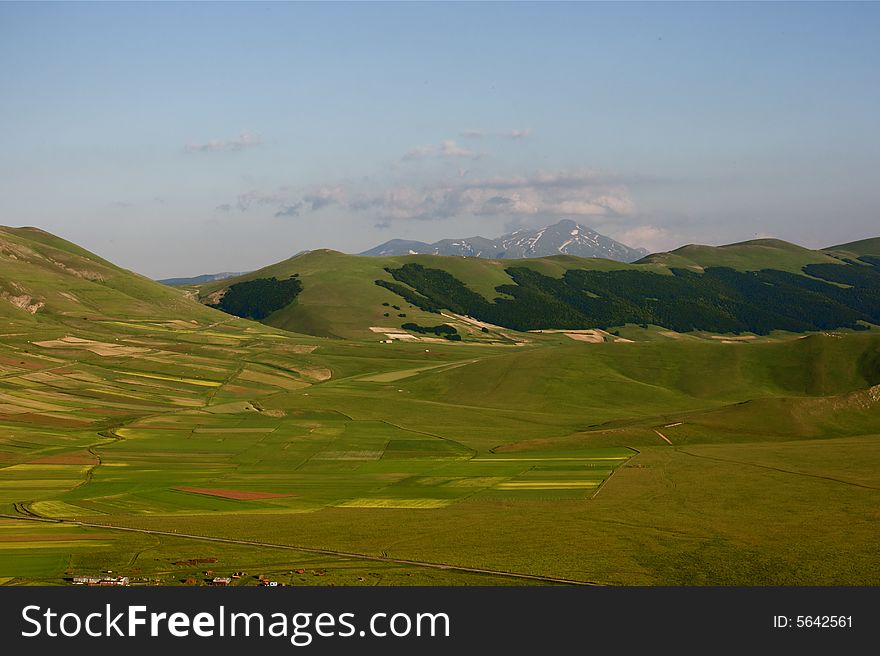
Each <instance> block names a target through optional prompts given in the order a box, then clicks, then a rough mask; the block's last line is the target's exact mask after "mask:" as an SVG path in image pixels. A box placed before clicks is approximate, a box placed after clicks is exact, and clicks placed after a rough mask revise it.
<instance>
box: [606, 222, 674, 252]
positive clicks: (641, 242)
mask: <svg viewBox="0 0 880 656" xmlns="http://www.w3.org/2000/svg"><path fill="white" fill-rule="evenodd" d="M613 237H614V239H616V240H617V241H620V242H623V243H624V244H626V245H627V246H632V247H633V248H639V247H641V248H647V249H648V250H649V251H651V252H652V253H657V252H661V251H667V250H670V249H672V248H675V247H676V245H677V244H678V243H679V242H678V240H677V239H676V238H675V236H674V235H673V234H672V233H671V232H669V231H668V230H666V229H665V228H659V227H657V226H653V225H643V226H637V227H635V228H630V229H628V230H624V231H622V232H616V233H614V234H613Z"/></svg>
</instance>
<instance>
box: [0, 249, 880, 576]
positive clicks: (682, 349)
mask: <svg viewBox="0 0 880 656" xmlns="http://www.w3.org/2000/svg"><path fill="white" fill-rule="evenodd" d="M0 237H2V238H3V239H5V240H6V244H5V245H6V247H7V249H8V248H11V246H9V244H12V245H13V246H17V247H19V248H20V247H21V246H22V245H23V244H24V245H26V246H27V247H28V248H29V249H30V250H31V251H32V253H31V254H28V258H30V259H27V258H26V259H25V260H24V261H23V260H21V259H16V260H11V259H8V258H7V256H4V259H2V262H4V264H3V266H5V267H6V269H4V270H3V277H2V278H0V279H2V280H3V281H4V282H8V281H9V280H10V279H11V280H20V278H16V277H14V276H12V274H11V273H10V272H16V273H17V272H18V271H24V272H26V274H27V277H28V283H27V284H29V285H32V286H33V287H34V289H33V290H32V291H34V292H35V293H40V294H44V295H45V296H46V298H47V307H46V309H45V310H40V311H39V312H37V313H36V314H34V315H30V314H28V313H26V312H24V311H22V310H19V309H17V308H14V307H12V306H11V305H10V306H9V307H10V310H9V311H10V312H11V314H10V315H9V318H8V319H7V321H6V323H7V324H8V329H7V331H6V334H5V335H4V339H3V340H2V342H0V394H2V395H3V396H2V398H0V506H2V508H3V511H4V512H13V504H25V505H26V506H28V507H30V508H31V511H32V512H37V513H41V512H42V513H46V514H47V516H61V517H70V516H80V517H84V518H85V519H87V520H89V521H94V522H97V523H106V524H108V525H132V526H144V527H152V528H155V529H159V530H172V529H174V530H179V531H180V532H188V533H199V534H203V535H213V536H227V537H233V538H255V539H262V540H267V541H271V542H279V543H285V544H291V545H299V546H304V547H317V548H325V547H326V548H334V549H339V550H343V551H354V552H362V553H367V554H373V555H379V554H381V553H383V552H387V553H388V554H389V555H390V556H392V557H399V558H410V559H424V560H429V561H433V562H442V563H450V564H458V565H465V566H477V567H492V568H498V569H503V570H516V571H524V572H532V573H538V574H547V575H554V576H565V577H573V578H580V579H584V580H592V581H601V582H610V583H622V584H633V583H640V584H664V583H665V584H673V585H675V584H685V583H689V584H753V585H754V584H759V585H760V584H880V578H878V574H877V572H878V568H877V566H876V565H877V555H876V554H877V553H878V548H880V542H878V536H877V532H876V522H877V521H878V520H880V511H878V508H880V503H878V498H877V494H878V490H880V478H878V476H880V475H878V472H880V449H878V444H880V442H878V436H880V412H878V410H880V405H878V404H880V391H878V388H877V387H872V386H876V385H877V384H878V383H880V366H878V363H880V338H878V337H876V336H874V335H873V334H870V333H860V334H829V335H813V336H809V337H806V338H797V337H789V338H785V339H774V340H755V341H754V343H740V344H724V343H714V342H713V341H706V340H704V341H699V340H697V339H695V338H694V339H691V338H690V336H689V337H688V338H687V339H681V340H675V339H672V338H668V337H664V338H663V339H662V340H661V339H659V338H658V340H657V341H652V342H646V343H638V344H626V343H604V344H585V343H576V342H572V341H571V340H568V339H567V338H561V337H553V336H548V337H546V338H542V339H540V340H537V339H536V340H534V341H532V342H531V343H530V344H528V345H526V346H519V347H515V346H501V345H487V344H446V343H442V344H436V345H431V348H430V350H429V351H426V350H425V348H424V344H403V343H399V344H394V345H380V344H377V343H376V341H375V339H372V338H371V340H369V341H367V340H362V341H342V340H332V341H331V340H324V339H319V338H313V337H305V336H302V335H294V334H290V333H284V334H282V333H281V332H280V331H275V330H273V329H271V328H267V327H264V326H261V325H259V324H254V323H252V322H247V321H241V320H235V319H231V318H229V317H226V316H225V315H220V314H219V313H216V312H213V311H211V310H209V309H206V308H199V307H198V306H194V304H193V303H191V302H189V301H185V299H182V298H181V297H180V296H178V295H176V293H175V292H174V291H173V290H164V289H163V291H162V292H159V291H157V290H156V289H155V288H154V287H153V283H149V284H147V283H141V279H140V278H139V277H136V276H132V274H129V273H127V272H125V271H123V270H121V269H117V268H115V267H113V266H112V265H109V264H107V263H105V262H103V261H101V260H100V259H98V258H94V257H93V256H90V255H89V254H88V253H85V252H84V251H79V250H77V249H75V248H73V247H71V246H69V245H66V242H63V241H60V240H59V241H57V242H56V241H54V238H51V237H50V236H47V235H45V234H44V233H43V234H41V235H39V238H38V239H29V238H27V233H25V234H24V236H22V235H21V234H19V232H17V231H16V232H8V231H6V232H3V233H0ZM16 240H18V241H16ZM47 241H48V243H47ZM44 249H50V250H44ZM337 255H338V254H337ZM19 256H20V257H24V254H23V252H21V253H19V254H18V255H17V257H19ZM331 256H334V255H333V254H329V255H328V254H326V253H318V254H315V258H314V260H315V261H314V262H313V267H314V268H313V269H311V270H307V269H305V268H303V269H302V270H301V271H299V272H300V274H301V275H302V276H303V277H304V278H305V276H306V275H308V276H318V275H320V274H321V271H324V270H325V266H324V263H322V262H321V261H320V260H321V259H322V258H326V257H331ZM47 257H51V259H52V260H55V261H56V262H57V261H62V259H61V258H68V260H67V261H68V262H69V264H68V267H74V266H76V267H90V269H88V270H92V269H91V268H94V270H95V271H100V272H101V273H102V275H104V276H105V277H106V278H107V279H112V281H113V284H114V285H115V286H114V287H110V286H108V285H107V284H106V280H105V282H99V281H89V280H84V279H83V278H81V277H79V276H77V275H76V274H74V273H71V272H69V271H67V272H66V273H65V269H63V268H60V267H59V266H58V265H57V264H53V263H52V262H51V261H48V260H47V259H46V258H47ZM338 257H339V258H340V259H339V260H338V261H337V264H338V266H337V267H336V270H337V275H338V276H340V278H339V279H338V280H337V281H336V282H335V283H333V284H335V285H336V286H337V288H338V286H339V280H348V281H354V280H357V279H359V276H363V277H364V278H365V279H366V280H367V281H368V283H369V285H368V286H369V287H370V289H373V288H375V290H376V291H378V292H380V293H381V292H384V290H381V289H379V288H378V287H376V286H375V285H372V278H370V276H372V275H373V274H374V272H375V270H376V268H377V267H376V265H375V264H371V262H372V261H371V260H369V259H368V258H351V260H349V259H348V258H347V257H346V256H338ZM397 259H398V258H389V259H387V260H384V261H385V262H392V263H395V264H399V262H397ZM7 260H8V261H7ZM31 260H33V261H31ZM305 261H306V262H307V263H308V261H309V260H308V258H306V260H305ZM351 261H356V262H361V263H362V267H363V268H360V269H358V268H357V267H353V266H352V265H351V264H350V262H351ZM380 261H381V260H380ZM568 261H569V258H550V259H548V260H542V261H541V262H540V263H539V264H537V266H544V267H556V270H561V269H562V267H564V266H567V262H568ZM301 265H302V262H299V264H298V266H301ZM368 265H369V266H368ZM456 265H458V266H461V267H462V271H465V269H467V268H469V267H474V269H473V272H472V273H471V274H468V275H477V273H478V272H479V270H480V267H483V266H484V265H483V264H481V263H480V262H479V261H476V260H475V261H471V260H460V261H459V260H456ZM614 266H616V265H614ZM378 269H379V270H380V271H381V266H378ZM548 270H549V269H548ZM270 275H273V274H270ZM461 275H465V273H461ZM7 276H11V277H7ZM346 276H347V277H348V278H346ZM315 280H316V281H317V278H316V279H315ZM331 283H332V281H331ZM328 284H330V283H328ZM346 284H347V283H346ZM56 286H58V287H57V288H60V290H61V291H65V292H68V290H76V291H75V292H74V293H76V294H77V298H79V297H80V293H82V295H83V296H87V298H88V299H89V301H90V305H88V306H84V305H80V306H77V305H73V306H72V307H74V308H76V309H77V310H80V309H81V308H83V307H87V308H88V309H90V312H91V314H92V316H94V317H99V316H100V317H104V318H106V319H110V321H101V320H94V319H92V320H89V321H82V320H81V319H78V318H77V316H76V315H70V316H66V315H64V314H63V313H62V312H64V311H66V309H65V307H63V306H61V305H59V304H58V303H60V301H58V300H57V299H55V295H54V293H55V289H56ZM117 287H122V289H123V290H126V291H120V290H119V289H117ZM331 287H332V285H331ZM365 289H366V286H365ZM332 291H333V290H332V288H328V289H326V290H325V292H324V293H325V294H329V293H331V292H332ZM78 292H79V293H78ZM68 293H69V292H68ZM144 294H155V295H156V296H155V299H156V300H155V302H151V301H150V300H149V299H150V297H149V296H147V297H144V296H143V295H144ZM168 294H171V295H170V296H169V295H168ZM61 298H65V297H61ZM379 298H380V297H374V298H372V299H368V301H366V302H362V301H361V299H359V298H355V299H353V300H352V301H351V302H352V303H353V307H354V308H355V309H357V308H364V307H372V305H374V304H377V301H379ZM393 298H394V299H395V300H392V301H391V302H398V301H397V300H396V299H397V297H393ZM68 300H69V299H68ZM70 302H71V303H75V302H74V301H70ZM333 302H334V303H337V304H338V305H331V304H328V307H329V308H331V309H332V308H335V309H333V311H334V312H339V313H340V314H339V317H340V321H342V320H344V319H345V316H346V315H345V312H349V313H350V312H352V310H350V309H349V310H346V307H347V306H346V299H345V298H337V299H335V300H334V301H333ZM379 302H380V301H379ZM177 303H181V304H182V305H179V306H178V305H176V304H177ZM379 307H381V305H379ZM190 311H192V312H195V313H197V314H193V315H190V314H186V313H188V312H190ZM139 312H144V313H146V316H147V317H148V318H149V319H150V320H149V321H143V320H142V321H131V320H130V319H132V318H137V317H139V316H141V315H138V314H137V313H139ZM328 312H329V310H328ZM180 313H184V314H183V315H182V316H183V317H184V318H189V317H190V316H192V317H195V319H194V320H196V321H197V322H198V323H197V324H195V325H193V327H192V328H183V327H181V326H180V325H179V324H176V323H173V322H171V321H163V320H162V319H163V318H164V319H172V318H173V319H176V318H178V317H180V316H181V315H180ZM198 313H202V314H198ZM379 316H381V314H380V315H379ZM430 317H431V318H435V319H436V317H435V315H430ZM218 319H222V320H224V321H227V323H223V324H221V325H214V324H215V323H216V321H217V320H218ZM59 322H63V324H64V325H63V326H62V325H59ZM352 325H354V324H352ZM64 334H72V335H76V336H78V337H81V338H86V339H93V340H100V341H102V342H105V343H108V344H113V343H118V345H119V346H120V347H125V348H132V349H140V350H138V351H136V352H132V353H129V354H126V353H118V354H109V355H101V354H96V353H94V352H91V351H89V350H88V349H86V348H84V347H80V346H76V345H75V344H74V345H70V346H66V347H61V348H48V347H38V346H36V345H34V344H32V343H31V342H32V341H37V337H38V336H43V335H45V336H46V338H49V337H58V336H61V335H64ZM658 335H659V336H661V337H662V333H658ZM396 372H399V373H401V375H400V376H398V375H394V374H395V373H396ZM328 374H332V376H331V377H330V378H329V379H328V378H327V375H328ZM679 422H681V423H679ZM673 423H675V424H677V425H676V426H667V425H668V424H673ZM654 430H660V431H662V432H664V434H666V435H667V437H668V438H669V439H670V440H671V441H672V443H673V445H672V446H670V445H667V444H665V443H664V442H663V441H662V440H661V438H660V437H658V436H657V434H656V433H655V432H654ZM621 446H625V447H632V448H633V449H635V450H637V452H638V453H637V455H635V456H634V457H633V458H632V460H630V461H628V462H627V463H626V464H625V465H622V466H620V467H619V469H618V470H616V471H615V473H614V475H613V476H611V478H609V479H607V483H606V485H605V487H603V488H601V489H600V493H599V494H598V496H596V497H595V498H594V499H590V496H592V489H590V490H589V491H588V492H584V491H583V490H581V491H578V490H577V489H565V488H564V486H563V488H561V489H558V490H556V489H551V490H549V491H540V490H539V491H516V490H514V491H510V490H507V491H505V490H504V489H503V487H500V486H503V485H505V484H509V482H511V481H512V482H514V483H515V482H516V481H526V482H528V481H534V480H538V481H545V482H546V481H554V480H556V481H558V480H562V481H565V480H567V479H576V480H585V479H587V480H588V479H589V477H590V476H599V477H602V476H607V475H609V472H610V470H609V472H604V471H603V470H602V468H604V467H605V465H602V464H601V460H599V461H598V463H599V464H598V465H596V463H594V462H592V461H589V458H590V457H593V456H601V455H602V454H603V453H607V452H603V451H601V449H604V448H611V449H615V448H619V447H621ZM474 454H477V457H476V458H474V457H473V455H474ZM98 456H100V461H99V460H98V459H97V457H98ZM46 457H49V458H58V457H61V458H70V457H74V458H75V459H76V462H75V463H71V464H57V461H56V463H49V464H47V463H46V461H45V460H42V459H43V458H46ZM519 457H524V458H526V460H523V461H522V462H516V461H515V460H516V458H519ZM493 458H499V461H498V462H492V459H493ZM508 458H513V459H514V461H513V462H510V461H507V460H505V459H508ZM559 458H563V459H570V458H575V460H576V461H577V462H576V463H575V464H572V463H571V461H570V460H559ZM529 459H534V460H529ZM487 461H488V462H487ZM585 462H589V464H584V463H585ZM83 463H86V464H83ZM88 463H91V464H88ZM96 463H98V464H96ZM180 486H190V487H203V488H204V487H211V488H221V489H239V490H254V491H265V492H280V493H283V494H287V495H288V496H285V497H282V498H277V499H269V500H256V501H246V502H245V501H235V500H230V499H222V498H218V497H211V496H205V495H197V494H187V493H184V492H181V491H179V490H178V489H177V488H179V487H180ZM425 498H427V499H430V500H432V501H435V502H437V503H436V506H437V507H431V508H412V507H411V508H370V507H346V506H345V505H344V504H345V503H346V502H348V501H351V500H358V499H368V500H370V499H373V500H375V499H378V500H380V501H381V500H383V499H390V500H392V501H395V500H396V501H398V502H399V501H401V500H402V501H404V502H407V501H413V500H415V501H419V500H421V499H425ZM53 513H54V515H53ZM5 521H6V520H0V523H3V522H5ZM3 527H4V531H3V533H4V534H5V535H7V536H12V538H10V539H8V540H6V541H5V542H4V541H3V539H4V538H3V536H2V535H0V577H7V576H15V577H20V578H19V580H21V581H23V582H27V581H33V580H42V581H46V582H58V581H60V579H61V577H62V576H63V575H64V572H65V571H68V572H75V573H94V572H95V571H99V570H102V569H108V568H109V569H113V570H114V571H120V572H122V573H125V574H130V575H144V576H147V577H149V578H153V579H154V580H160V581H162V582H165V583H172V582H177V581H179V580H180V579H181V578H186V577H189V576H190V575H200V572H201V571H202V570H203V569H204V568H205V566H187V565H174V562H176V561H179V560H185V559H190V558H194V557H204V556H211V557H218V558H219V559H220V560H219V561H218V563H219V564H217V565H216V566H214V567H213V568H214V569H216V570H218V571H221V572H224V573H225V572H231V571H235V570H237V569H245V570H248V571H249V572H250V573H251V574H254V573H257V572H262V571H267V572H273V573H278V574H279V576H280V575H281V574H284V575H286V572H287V571H289V570H290V569H292V568H294V567H307V568H313V567H314V568H319V567H320V568H328V569H330V570H331V571H330V574H329V575H328V576H327V577H314V578H313V577H312V576H311V573H309V575H308V576H306V577H300V578H297V579H295V580H292V582H296V583H316V584H327V583H334V584H337V585H338V584H363V583H366V582H376V581H377V580H378V581H379V582H385V583H395V584H396V583H404V584H405V583H423V584H436V583H487V582H492V583H496V582H503V581H500V580H498V579H484V578H480V577H475V576H469V575H459V574H454V573H447V572H440V573H435V572H426V570H424V569H420V568H417V567H402V566H393V567H392V566H386V565H382V564H377V563H366V564H365V563H363V562H361V561H357V560H351V559H337V558H332V557H329V556H328V557H316V556H309V555H306V554H302V553H297V552H290V553H287V552H285V553H282V554H279V552H277V551H272V550H266V549H254V548H251V547H240V548H239V547H234V546H219V545H210V544H209V545H206V544H204V543H196V542H187V541H182V540H179V539H176V538H167V537H146V536H133V535H128V534H121V535H120V534H116V533H113V532H110V531H107V530H101V529H90V530H83V529H73V528H70V529H68V528H63V529H62V528H58V527H56V526H53V525H49V528H45V527H44V526H42V525H38V526H36V527H35V526H33V525H30V524H24V523H23V522H21V521H20V520H19V522H18V523H16V524H15V525H14V526H7V525H6V524H3ZM66 530H70V531H71V532H73V533H76V536H75V537H77V538H78V539H79V540H80V541H79V542H77V541H76V540H70V541H63V540H58V539H57V536H55V535H54V534H56V533H59V532H63V531H66ZM43 532H50V533H52V534H53V535H49V536H48V537H47V536H44V535H43ZM53 540H54V542H53ZM374 575H375V576H374ZM371 577H373V578H371ZM199 578H201V576H199ZM361 579H363V580H361Z"/></svg>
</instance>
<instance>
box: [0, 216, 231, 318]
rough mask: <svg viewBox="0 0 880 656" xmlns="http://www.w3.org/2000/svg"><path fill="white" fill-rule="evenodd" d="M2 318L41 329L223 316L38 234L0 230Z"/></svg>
mask: <svg viewBox="0 0 880 656" xmlns="http://www.w3.org/2000/svg"><path fill="white" fill-rule="evenodd" d="M0 317H3V318H6V319H10V320H16V321H29V322H34V321H36V320H40V321H42V322H44V323H45V322H50V321H55V322H61V321H69V320H72V319H79V320H82V319H84V318H87V319H102V318H108V317H113V318H118V317H128V318H134V319H146V318H167V319H182V320H190V319H192V320H205V319H213V320H215V321H216V320H217V318H218V317H221V318H222V315H218V314H217V313H216V312H215V311H214V310H211V309H209V308H206V307H205V306H203V305H200V304H198V303H195V302H193V300H192V299H191V298H188V297H187V296H185V295H184V294H182V293H181V292H179V291H177V290H174V289H171V288H169V287H166V286H164V285H160V284H159V283H156V282H153V281H152V280H149V279H147V278H145V277H143V276H141V275H139V274H136V273H133V272H131V271H127V270H125V269H123V268H121V267H118V266H116V265H114V264H111V263H110V262H108V261H107V260H104V259H102V258H100V257H98V256H97V255H95V254H93V253H90V252H88V251H86V250H85V249H83V248H80V247H79V246H76V245H75V244H72V243H70V242H68V241H65V240H64V239H61V238H60V237H56V236H54V235H51V234H49V233H47V232H44V231H43V230H39V229H38V228H27V227H26V228H9V227H0Z"/></svg>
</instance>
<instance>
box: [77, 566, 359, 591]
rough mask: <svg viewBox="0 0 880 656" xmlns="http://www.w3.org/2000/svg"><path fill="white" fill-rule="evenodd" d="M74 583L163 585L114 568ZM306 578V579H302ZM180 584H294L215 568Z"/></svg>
mask: <svg viewBox="0 0 880 656" xmlns="http://www.w3.org/2000/svg"><path fill="white" fill-rule="evenodd" d="M287 575H288V576H289V577H293V576H305V575H306V570H305V569H303V568H295V569H291V570H289V571H288V572H287ZM311 575H312V576H318V577H321V576H326V575H327V570H324V569H317V570H313V571H312V572H311ZM68 580H69V581H71V582H72V583H73V585H83V586H90V587H127V586H137V585H162V584H163V582H162V580H161V579H155V578H146V577H134V578H132V577H129V576H121V575H115V574H114V572H113V571H112V570H107V571H106V572H102V573H101V574H98V575H94V576H90V575H79V576H74V577H72V578H71V579H68ZM301 580H305V579H301ZM358 580H359V581H364V580H365V579H364V578H363V577H359V578H358ZM177 582H178V583H179V584H182V585H188V586H210V587H221V588H223V587H229V586H233V585H236V586H249V585H253V584H254V583H256V585H257V586H259V587H267V588H276V587H287V586H291V585H294V584H293V583H292V582H291V583H283V582H280V581H277V580H275V579H273V578H271V577H270V576H268V575H266V574H255V575H252V576H249V575H248V573H247V572H242V571H239V572H233V573H232V574H230V575H228V576H223V575H218V574H217V573H216V572H215V571H214V570H212V569H207V570H204V571H203V572H202V578H201V579H200V578H199V577H197V576H192V575H191V576H187V577H186V578H182V579H179V580H178V581H177ZM331 585H333V584H331Z"/></svg>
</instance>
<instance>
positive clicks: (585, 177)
mask: <svg viewBox="0 0 880 656" xmlns="http://www.w3.org/2000/svg"><path fill="white" fill-rule="evenodd" d="M878 33H880V3H836V2H835V3H794V2H792V3H661V2H652V3H635V2H633V3H559V4H556V3H543V2H542V3H535V4H532V3H501V2H498V3H370V2H364V3H354V4H348V3H315V4H312V3H280V2H279V3H258V2H248V3H232V2H230V3H8V2H4V3H0V224H3V225H12V226H23V225H32V226H37V227H40V228H43V229H45V230H48V231H50V232H53V233H55V234H58V235H60V236H62V237H64V238H66V239H69V240H71V241H74V242H76V243H78V244H80V245H81V246H83V247H85V248H88V249H89V250H92V251H94V252H96V253H98V254H99V255H101V256H103V257H105V258H107V259H109V260H111V261H113V262H115V263H117V264H119V265H121V266H124V267H126V268H129V269H132V270H134V271H137V272H139V273H142V274H144V275H147V276H150V277H155V278H161V277H170V276H182V275H196V274H201V273H214V272H219V271H246V270H251V269H254V268H258V267H260V266H264V265H267V264H270V263H273V262H276V261H278V260H281V259H285V258H287V257H290V256H292V255H294V254H295V253H297V252H299V251H302V250H306V249H315V248H333V249H336V250H340V251H344V252H360V251H363V250H366V249H368V248H370V247H372V246H375V245H377V244H379V243H381V242H384V241H386V240H388V239H392V238H402V239H417V240H421V241H428V242H431V241H435V240H438V239H443V238H455V237H470V236H475V235H481V236H485V237H496V236H499V235H501V234H503V233H505V232H508V231H511V230H513V229H517V228H521V227H538V226H542V225H547V224H549V223H553V222H555V221H557V220H559V219H561V218H571V219H575V220H577V221H578V222H580V223H582V224H584V225H586V226H589V227H592V228H594V229H596V230H598V231H599V232H601V233H603V234H607V235H608V236H611V237H614V238H616V239H619V240H621V241H623V242H625V243H627V244H628V245H631V246H635V247H638V246H642V247H645V248H648V249H649V250H652V251H657V250H667V249H671V248H676V247H678V246H681V245H684V244H687V243H707V244H722V243H730V242H735V241H743V240H746V239H753V238H758V237H778V238H781V239H786V240H788V241H793V242H796V243H799V244H801V245H804V246H808V247H811V248H818V247H823V246H829V245H832V244H837V243H842V242H847V241H852V240H855V239H862V238H866V237H870V236H877V235H880V220H878V218H880V212H878V207H880V130H878V117H880V39H878V38H877V34H878Z"/></svg>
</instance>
